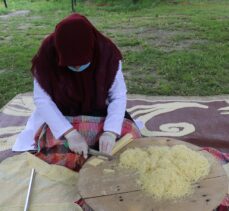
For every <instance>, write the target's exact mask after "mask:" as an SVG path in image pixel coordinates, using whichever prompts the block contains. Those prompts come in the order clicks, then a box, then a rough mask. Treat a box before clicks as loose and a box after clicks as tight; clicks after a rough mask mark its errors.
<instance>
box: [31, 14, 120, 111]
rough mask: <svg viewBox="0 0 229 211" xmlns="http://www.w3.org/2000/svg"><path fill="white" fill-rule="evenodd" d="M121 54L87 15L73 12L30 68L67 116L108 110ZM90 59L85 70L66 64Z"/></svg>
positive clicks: (44, 42) (56, 29) (38, 54)
mask: <svg viewBox="0 0 229 211" xmlns="http://www.w3.org/2000/svg"><path fill="white" fill-rule="evenodd" d="M121 59H122V55H121V53H120V51H119V50H118V48H117V47H116V46H115V44H114V43H113V42H112V41H111V40H110V39H109V38H107V37H105V36H104V35H102V34H101V33H100V32H99V31H98V30H97V29H96V28H95V27H94V26H93V25H92V24H91V23H90V22H89V21H88V20H87V19H86V18H85V17H84V16H82V15H80V14H72V15H70V16H68V17H67V18H65V19H64V20H62V21H61V22H60V23H59V24H57V26H56V28H55V31H54V32H53V33H52V34H50V35H49V36H48V37H47V38H46V39H44V41H43V42H42V44H41V46H40V48H39V50H38V52H37V54H36V55H35V56H34V58H33V60H32V68H31V71H32V73H33V75H34V77H35V78H36V80H37V81H38V83H39V84H40V86H41V87H42V88H43V89H44V90H45V91H46V93H47V94H48V95H49V96H50V97H51V98H52V100H53V101H54V102H55V104H56V105H57V107H58V108H59V109H60V111H61V112H62V113H63V114H64V115H71V116H73V115H83V114H93V112H95V111H98V110H106V107H107V106H106V99H107V97H108V91H109V89H110V87H111V86H112V83H113V81H114V78H115V76H116V73H117V70H118V65H119V60H121ZM88 62H90V63H91V64H90V66H89V67H88V68H87V69H86V70H84V71H82V72H73V71H71V70H69V69H68V67H67V66H79V65H84V64H86V63H88Z"/></svg>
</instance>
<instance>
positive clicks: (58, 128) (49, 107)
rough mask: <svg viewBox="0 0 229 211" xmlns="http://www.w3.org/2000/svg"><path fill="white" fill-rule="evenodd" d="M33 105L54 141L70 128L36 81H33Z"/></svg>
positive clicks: (68, 123)
mask: <svg viewBox="0 0 229 211" xmlns="http://www.w3.org/2000/svg"><path fill="white" fill-rule="evenodd" d="M34 103H35V105H36V107H37V112H38V113H39V114H40V115H41V117H42V118H43V120H44V122H46V124H47V125H48V126H49V128H50V129H51V131H52V133H53V135H54V137H55V138H56V139H58V138H60V137H61V136H62V135H63V134H64V133H65V132H66V131H67V130H69V129H71V128H72V125H71V124H70V122H69V121H68V120H67V119H66V118H65V116H64V115H63V114H62V113H61V112H60V110H59V109H58V108H57V106H56V104H55V103H54V102H53V101H52V99H51V98H50V96H49V95H48V94H47V93H46V92H45V90H43V89H42V88H41V87H40V85H39V83H38V82H37V81H36V80H34Z"/></svg>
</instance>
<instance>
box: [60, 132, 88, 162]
mask: <svg viewBox="0 0 229 211" xmlns="http://www.w3.org/2000/svg"><path fill="white" fill-rule="evenodd" d="M64 137H65V138H66V139H67V141H68V145H69V149H70V150H71V151H73V152H75V153H78V154H82V153H83V156H84V158H85V159H86V158H87V154H88V145H87V142H86V140H85V138H84V137H83V136H82V135H81V134H80V133H79V132H77V130H75V129H73V130H71V131H70V132H68V133H67V134H65V135H64Z"/></svg>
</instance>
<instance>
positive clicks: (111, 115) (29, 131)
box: [12, 61, 127, 151]
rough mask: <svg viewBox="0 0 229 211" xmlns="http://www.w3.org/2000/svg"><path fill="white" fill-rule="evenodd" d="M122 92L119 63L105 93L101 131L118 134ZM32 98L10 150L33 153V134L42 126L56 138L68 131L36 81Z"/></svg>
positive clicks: (49, 99)
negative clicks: (32, 106) (34, 106)
mask: <svg viewBox="0 0 229 211" xmlns="http://www.w3.org/2000/svg"><path fill="white" fill-rule="evenodd" d="M126 92H127V89H126V84H125V81H124V77H123V73H122V63H121V61H120V62H119V67H118V71H117V74H116V76H115V80H114V82H113V84H112V86H111V88H110V89H109V93H108V99H107V102H108V108H107V116H106V118H105V122H104V127H103V129H104V131H112V132H115V133H117V134H119V135H120V133H121V129H122V123H123V119H124V115H125V110H126ZM33 95H34V103H35V105H36V109H35V110H34V112H33V113H32V115H31V116H30V118H29V120H28V122H27V124H26V127H25V129H24V130H23V131H22V132H21V133H20V134H19V135H18V137H17V139H16V142H15V144H14V145H13V148H12V150H13V151H26V150H33V149H34V143H35V142H34V136H35V133H36V132H37V130H38V129H39V128H40V127H41V125H42V124H43V123H46V124H47V125H48V126H49V128H50V129H51V131H52V133H53V135H54V137H55V138H56V139H58V138H60V137H61V136H62V135H63V134H64V133H65V132H66V131H68V130H69V129H70V128H72V125H71V124H70V122H69V121H68V120H67V119H66V117H65V116H64V115H63V114H62V113H61V111H60V110H59V109H58V107H57V106H56V104H55V103H54V102H53V101H52V99H51V97H50V96H49V95H48V94H47V93H46V92H45V90H43V89H42V88H41V87H40V85H39V83H38V82H37V81H36V80H34V90H33Z"/></svg>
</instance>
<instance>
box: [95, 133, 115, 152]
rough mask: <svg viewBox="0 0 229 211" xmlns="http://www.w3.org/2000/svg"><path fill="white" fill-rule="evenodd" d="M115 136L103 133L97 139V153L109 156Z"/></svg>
mask: <svg viewBox="0 0 229 211" xmlns="http://www.w3.org/2000/svg"><path fill="white" fill-rule="evenodd" d="M116 138H117V135H116V134H115V133H112V132H104V133H103V134H102V135H101V136H100V138H99V151H100V152H105V153H108V154H111V152H112V149H113V147H114V145H115V140H116Z"/></svg>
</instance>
